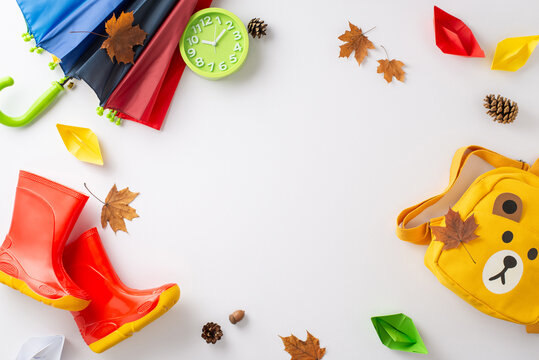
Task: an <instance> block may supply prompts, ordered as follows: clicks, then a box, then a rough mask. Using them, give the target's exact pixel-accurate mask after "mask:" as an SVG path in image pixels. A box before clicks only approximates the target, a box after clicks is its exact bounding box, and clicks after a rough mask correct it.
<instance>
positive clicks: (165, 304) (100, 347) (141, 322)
mask: <svg viewBox="0 0 539 360" xmlns="http://www.w3.org/2000/svg"><path fill="white" fill-rule="evenodd" d="M179 298H180V288H179V287H178V285H174V286H171V287H170V288H168V289H166V290H165V291H163V292H162V293H161V295H159V301H158V302H157V305H156V306H155V308H154V309H153V310H152V311H150V312H149V313H148V314H146V315H144V316H143V317H141V318H140V319H138V320H135V321H132V322H129V323H127V324H124V325H122V326H120V327H119V328H118V330H116V331H114V332H112V333H110V334H109V335H107V336H105V337H104V338H102V339H99V340H97V341H95V342H93V343H91V344H88V346H89V347H90V349H92V351H94V352H96V353H102V352H103V351H105V350H108V349H110V348H111V347H113V346H114V345H116V344H118V343H120V342H122V341H124V340H125V339H127V338H129V337H130V336H131V335H133V334H134V333H135V332H137V331H140V330H141V329H142V328H143V327H145V326H146V325H148V324H149V323H151V322H153V321H154V320H156V319H157V318H159V317H160V316H161V315H163V314H164V313H166V312H167V311H168V310H170V308H172V307H173V306H174V305H175V304H176V303H177V302H178V300H179Z"/></svg>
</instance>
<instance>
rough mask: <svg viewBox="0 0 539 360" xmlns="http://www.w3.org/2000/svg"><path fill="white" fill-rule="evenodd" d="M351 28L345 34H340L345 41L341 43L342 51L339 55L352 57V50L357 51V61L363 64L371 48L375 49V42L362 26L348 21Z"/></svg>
mask: <svg viewBox="0 0 539 360" xmlns="http://www.w3.org/2000/svg"><path fill="white" fill-rule="evenodd" d="M348 24H350V30H346V31H345V32H344V34H342V35H341V36H339V40H342V41H344V42H345V44H342V45H341V53H340V54H339V57H350V55H352V52H354V51H355V52H356V53H355V58H356V60H357V63H358V64H359V65H361V63H362V62H363V59H364V58H365V56H367V52H368V51H369V49H374V44H373V43H372V42H371V41H370V40H369V39H368V38H367V37H366V36H365V35H364V34H363V32H362V31H361V29H360V28H358V27H357V26H355V25H354V24H352V23H351V22H348Z"/></svg>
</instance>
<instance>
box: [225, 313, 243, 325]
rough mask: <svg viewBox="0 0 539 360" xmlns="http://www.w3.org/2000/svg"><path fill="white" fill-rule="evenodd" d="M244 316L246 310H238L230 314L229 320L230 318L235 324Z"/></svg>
mask: <svg viewBox="0 0 539 360" xmlns="http://www.w3.org/2000/svg"><path fill="white" fill-rule="evenodd" d="M244 316H245V311H243V310H236V311H234V312H233V313H232V314H230V315H229V316H228V320H230V322H231V323H232V324H234V325H235V324H236V323H238V322H240V321H241V319H243V317H244Z"/></svg>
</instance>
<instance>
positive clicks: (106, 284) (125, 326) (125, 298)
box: [64, 228, 180, 353]
mask: <svg viewBox="0 0 539 360" xmlns="http://www.w3.org/2000/svg"><path fill="white" fill-rule="evenodd" d="M64 262H65V266H66V269H67V272H68V273H69V275H70V276H71V277H72V278H73V280H75V281H76V282H77V284H78V285H79V286H81V287H82V288H83V289H84V290H85V291H87V292H88V293H89V294H90V297H91V298H92V302H91V303H90V305H89V306H88V307H87V308H86V309H84V310H81V311H74V312H72V314H73V317H74V318H75V322H76V323H77V325H78V327H79V330H80V333H81V335H82V337H83V339H84V341H85V342H86V344H88V346H90V349H92V350H93V351H95V352H97V353H101V352H103V351H105V350H107V349H109V348H111V347H112V346H114V345H116V344H118V343H119V342H121V341H123V340H125V339H127V338H128V337H130V336H131V335H133V333H134V332H136V331H139V330H140V329H142V328H143V327H145V326H146V325H148V324H149V323H151V322H152V321H154V320H155V319H157V318H158V317H160V316H161V315H163V314H164V313H166V312H167V311H168V310H169V309H170V308H171V307H172V306H174V304H176V302H177V301H178V299H179V298H180V288H179V287H178V285H176V284H166V285H163V286H161V287H158V288H155V289H148V290H135V289H131V288H129V287H127V286H125V285H124V284H123V283H122V281H121V280H120V278H118V275H117V274H116V272H115V271H114V269H113V268H112V265H111V264H110V261H109V259H108V256H107V254H106V253H105V249H104V248H103V245H102V244H101V240H100V238H99V234H98V233H97V229H96V228H93V229H90V230H88V231H86V232H85V233H84V234H82V235H81V236H80V237H79V238H78V239H77V240H75V241H74V242H72V243H71V244H68V245H67V246H66V250H65V253H64Z"/></svg>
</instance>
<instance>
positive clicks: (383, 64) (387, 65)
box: [376, 59, 405, 83]
mask: <svg viewBox="0 0 539 360" xmlns="http://www.w3.org/2000/svg"><path fill="white" fill-rule="evenodd" d="M378 63H379V64H380V65H378V69H377V70H376V72H377V73H378V74H380V73H384V79H386V81H387V82H388V83H390V82H391V81H392V80H393V76H394V77H395V78H397V80H399V81H402V82H404V74H405V72H404V70H402V67H403V66H404V63H403V62H402V61H399V60H395V59H393V60H389V59H381V60H378Z"/></svg>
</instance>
